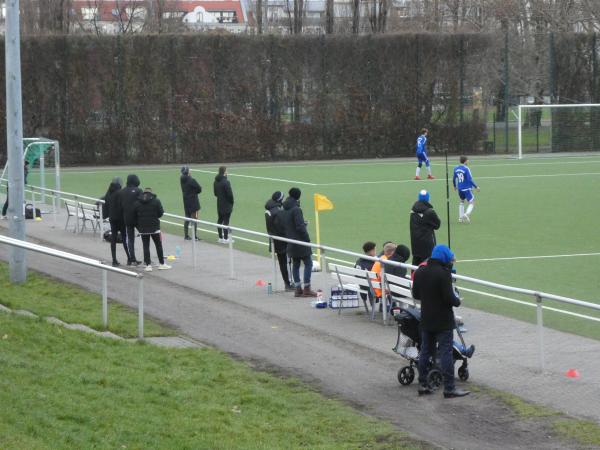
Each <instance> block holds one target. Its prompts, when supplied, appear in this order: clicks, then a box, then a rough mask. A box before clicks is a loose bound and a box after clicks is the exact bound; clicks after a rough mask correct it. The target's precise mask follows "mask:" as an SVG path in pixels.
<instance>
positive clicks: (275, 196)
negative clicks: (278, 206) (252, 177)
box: [271, 191, 283, 203]
mask: <svg viewBox="0 0 600 450" xmlns="http://www.w3.org/2000/svg"><path fill="white" fill-rule="evenodd" d="M271 199H273V200H274V201H276V202H279V203H281V202H282V201H283V192H281V191H275V192H273V195H272V196H271Z"/></svg>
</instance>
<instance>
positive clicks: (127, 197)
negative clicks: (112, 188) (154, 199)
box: [117, 174, 142, 266]
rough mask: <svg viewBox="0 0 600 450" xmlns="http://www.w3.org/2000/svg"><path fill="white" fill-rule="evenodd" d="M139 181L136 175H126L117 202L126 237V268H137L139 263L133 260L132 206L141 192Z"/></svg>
mask: <svg viewBox="0 0 600 450" xmlns="http://www.w3.org/2000/svg"><path fill="white" fill-rule="evenodd" d="M139 185H140V179H139V178H138V176H137V175H135V174H131V175H127V184H126V186H125V187H124V188H123V189H121V190H120V191H119V194H118V197H117V198H118V201H119V205H120V208H121V211H123V221H124V222H125V231H126V237H127V249H128V250H129V260H128V261H127V265H128V266H132V265H134V266H137V265H139V264H140V262H139V261H138V260H137V259H136V258H135V211H134V206H135V202H137V200H138V197H139V196H140V195H141V193H142V190H141V189H140V188H139Z"/></svg>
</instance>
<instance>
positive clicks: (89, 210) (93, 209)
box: [79, 202, 101, 235]
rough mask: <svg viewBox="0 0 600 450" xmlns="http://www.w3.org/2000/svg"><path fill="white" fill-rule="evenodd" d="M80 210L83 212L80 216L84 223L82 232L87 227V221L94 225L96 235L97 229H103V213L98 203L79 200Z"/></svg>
mask: <svg viewBox="0 0 600 450" xmlns="http://www.w3.org/2000/svg"><path fill="white" fill-rule="evenodd" d="M79 211H80V212H81V215H80V218H81V220H82V223H81V230H80V231H81V232H82V233H83V231H85V229H86V226H85V224H86V223H89V224H90V225H91V226H92V231H93V232H94V235H95V234H96V232H97V231H101V228H100V220H101V215H100V208H99V207H98V205H94V204H92V203H83V202H79Z"/></svg>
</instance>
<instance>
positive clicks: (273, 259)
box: [269, 238, 277, 291]
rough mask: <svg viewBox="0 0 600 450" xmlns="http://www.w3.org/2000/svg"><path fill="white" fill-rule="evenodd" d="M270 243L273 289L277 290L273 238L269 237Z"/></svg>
mask: <svg viewBox="0 0 600 450" xmlns="http://www.w3.org/2000/svg"><path fill="white" fill-rule="evenodd" d="M269 243H270V244H271V260H272V261H273V290H274V291H276V290H277V258H276V257H275V240H274V239H271V238H269Z"/></svg>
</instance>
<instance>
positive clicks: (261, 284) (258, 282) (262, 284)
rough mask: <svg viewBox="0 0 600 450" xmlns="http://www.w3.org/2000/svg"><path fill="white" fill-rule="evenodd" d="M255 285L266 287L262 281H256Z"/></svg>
mask: <svg viewBox="0 0 600 450" xmlns="http://www.w3.org/2000/svg"><path fill="white" fill-rule="evenodd" d="M256 285H257V286H266V285H267V282H266V281H264V280H258V281H257V282H256Z"/></svg>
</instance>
